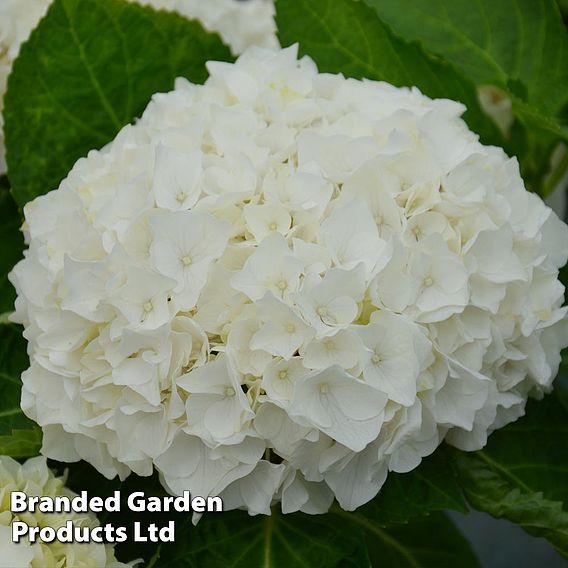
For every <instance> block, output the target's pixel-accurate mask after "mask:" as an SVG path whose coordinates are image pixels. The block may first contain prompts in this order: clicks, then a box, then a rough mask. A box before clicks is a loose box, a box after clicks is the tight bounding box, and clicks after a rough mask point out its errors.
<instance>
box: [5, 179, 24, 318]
mask: <svg viewBox="0 0 568 568" xmlns="http://www.w3.org/2000/svg"><path fill="white" fill-rule="evenodd" d="M20 224H21V219H20V214H19V213H18V208H17V207H16V203H15V202H14V199H13V198H12V196H11V195H10V192H9V190H8V189H5V188H2V187H0V314H2V313H5V312H10V311H12V310H13V309H14V300H15V299H16V291H15V290H14V287H13V286H12V284H10V282H9V281H8V273H9V272H10V270H12V268H13V266H14V264H16V262H18V260H19V259H20V258H21V256H22V251H23V249H24V238H23V236H22V233H21V232H20Z"/></svg>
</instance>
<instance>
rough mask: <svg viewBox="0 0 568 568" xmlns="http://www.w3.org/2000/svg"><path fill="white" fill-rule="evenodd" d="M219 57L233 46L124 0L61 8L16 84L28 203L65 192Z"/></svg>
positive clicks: (27, 53) (10, 100) (13, 94)
mask: <svg viewBox="0 0 568 568" xmlns="http://www.w3.org/2000/svg"><path fill="white" fill-rule="evenodd" d="M210 59H216V60H217V59H220V60H228V59H230V53H229V50H228V48H227V47H225V46H224V45H223V44H222V43H221V41H220V40H219V38H218V37H217V36H216V35H212V34H209V33H206V32H205V31H204V30H203V28H202V27H201V26H200V25H199V24H198V23H197V22H194V21H189V20H187V19H185V18H182V17H181V16H178V15H176V14H173V13H166V12H157V11H154V10H152V9H150V8H147V7H141V6H138V5H134V4H129V3H127V2H124V1H120V0H104V1H101V0H55V2H54V3H53V5H52V6H51V7H50V9H49V11H48V13H47V15H46V16H45V18H44V19H43V20H42V21H41V22H40V24H39V26H38V27H37V28H36V30H35V31H34V32H33V33H32V35H31V37H30V39H29V40H28V41H27V42H26V43H25V44H24V45H23V46H22V49H21V52H20V55H19V57H18V58H17V60H16V62H15V63H14V67H13V70H12V73H11V74H10V77H9V80H8V91H7V93H6V97H5V107H4V116H5V134H6V159H7V163H8V177H9V178H10V182H11V184H12V188H13V192H14V195H15V197H16V200H17V201H18V203H19V204H20V205H23V204H24V203H25V202H26V201H29V200H30V199H32V198H33V197H35V196H37V195H40V194H43V193H47V192H48V191H50V190H52V189H55V188H56V187H57V186H58V185H59V183H60V181H61V180H62V179H63V177H64V176H65V175H66V174H67V172H68V171H69V170H70V168H71V166H72V165H73V163H74V162H75V161H76V160H77V159H78V158H79V157H81V156H83V155H84V154H86V153H87V152H88V151H89V150H90V149H92V148H100V147H101V146H103V145H104V144H106V143H107V142H109V141H110V140H112V138H114V136H115V135H116V134H117V132H118V131H119V130H120V129H121V128H122V127H123V126H124V125H125V124H127V123H129V122H130V121H132V120H133V119H134V118H135V117H137V116H139V115H140V114H141V112H142V111H143V109H144V107H145V106H146V104H147V103H148V100H149V99H150V96H151V95H152V94H153V93H155V92H157V91H167V90H169V89H171V88H172V86H173V82H174V79H175V78H176V77H177V76H180V75H181V76H185V77H187V78H189V79H191V80H192V81H195V82H201V81H203V80H204V79H205V78H206V70H205V66H204V63H205V62H206V61H207V60H210Z"/></svg>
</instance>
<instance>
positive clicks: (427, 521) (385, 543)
mask: <svg viewBox="0 0 568 568" xmlns="http://www.w3.org/2000/svg"><path fill="white" fill-rule="evenodd" d="M365 540H366V542H367V547H368V552H369V558H370V560H371V565H372V566H373V568H383V567H388V568H454V567H455V566H459V567H460V568H474V567H476V566H479V562H478V560H477V558H476V556H475V554H474V553H473V551H472V549H471V546H470V544H469V542H468V541H467V540H466V539H465V538H464V536H463V535H462V534H461V533H460V532H459V530H458V529H457V528H456V527H455V525H454V524H453V522H452V521H451V520H450V519H448V517H446V515H445V514H444V513H435V514H433V515H431V516H430V517H426V518H418V519H415V520H414V521H413V522H412V523H410V524H408V525H400V526H395V527H391V528H389V529H383V530H379V531H378V532H377V530H376V527H374V528H373V529H371V530H369V531H367V532H366V534H365Z"/></svg>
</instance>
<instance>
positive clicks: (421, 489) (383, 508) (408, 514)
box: [353, 447, 468, 526]
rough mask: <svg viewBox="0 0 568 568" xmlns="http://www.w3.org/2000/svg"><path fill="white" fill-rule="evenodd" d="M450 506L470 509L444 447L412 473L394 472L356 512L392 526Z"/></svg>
mask: <svg viewBox="0 0 568 568" xmlns="http://www.w3.org/2000/svg"><path fill="white" fill-rule="evenodd" d="M446 509H452V510H454V511H461V512H463V513H465V512H467V510H468V509H467V505H466V504H465V501H464V499H463V496H462V492H461V489H460V487H459V485H458V483H457V481H456V478H455V473H454V471H453V469H452V465H451V463H450V461H449V459H448V451H447V448H446V447H440V448H438V450H437V451H436V452H435V453H434V454H433V455H431V456H430V457H428V458H426V459H424V460H423V461H422V463H421V464H420V466H419V467H417V468H416V469H413V470H412V471H410V472H409V473H390V474H389V476H388V478H387V481H386V483H385V485H384V486H383V488H382V489H381V491H380V493H379V495H378V496H377V497H375V499H373V500H372V501H371V502H369V503H368V504H367V505H364V506H363V507H361V508H359V509H357V511H355V513H353V514H354V515H357V516H358V517H365V518H366V519H370V520H372V521H373V523H376V524H378V525H381V526H388V525H392V524H397V523H406V522H408V521H409V520H411V519H413V518H415V517H419V516H423V515H428V514H430V513H432V512H435V511H443V510H446Z"/></svg>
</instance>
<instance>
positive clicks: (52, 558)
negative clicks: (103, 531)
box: [0, 456, 133, 568]
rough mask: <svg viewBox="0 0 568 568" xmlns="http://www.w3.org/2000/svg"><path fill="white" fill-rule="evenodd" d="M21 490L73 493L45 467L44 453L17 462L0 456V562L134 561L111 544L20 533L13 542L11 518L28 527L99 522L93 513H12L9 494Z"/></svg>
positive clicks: (110, 564)
mask: <svg viewBox="0 0 568 568" xmlns="http://www.w3.org/2000/svg"><path fill="white" fill-rule="evenodd" d="M12 491H24V492H25V493H26V494H27V495H29V496H44V497H51V498H54V497H56V496H60V495H63V496H65V497H69V498H73V497H75V495H76V494H75V493H73V492H72V491H71V490H69V489H68V488H66V487H65V479H64V478H62V477H55V475H54V474H53V472H52V471H51V470H50V469H49V468H48V467H47V463H46V459H45V458H44V457H43V456H39V457H35V458H31V459H29V460H27V461H26V462H25V463H24V464H19V463H18V462H17V461H15V460H13V459H12V458H10V457H8V456H0V558H1V559H2V560H1V562H2V566H14V567H16V566H17V567H18V568H33V567H38V566H70V567H71V566H82V567H85V568H88V567H90V566H91V567H93V568H95V567H100V566H104V567H106V568H127V567H131V566H132V565H133V564H131V563H129V564H124V563H122V562H119V561H118V560H117V559H116V558H115V556H114V549H113V547H112V546H111V545H110V544H102V543H96V542H70V543H62V542H59V541H57V540H54V541H53V542H49V543H46V542H43V541H41V540H39V539H38V540H36V541H34V542H30V540H29V539H28V538H27V537H23V538H22V540H21V541H20V542H18V543H14V542H12V528H11V525H12V523H13V522H14V521H23V522H24V523H26V524H27V525H28V526H29V527H40V528H43V527H52V528H54V529H57V528H58V527H61V526H65V524H66V523H67V522H68V521H71V522H72V523H73V526H75V527H84V528H89V529H91V528H94V527H98V526H99V522H98V520H97V518H96V517H95V516H94V515H93V514H92V513H74V512H72V513H42V512H40V511H35V512H26V513H12V512H11V510H10V494H11V492H12Z"/></svg>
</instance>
